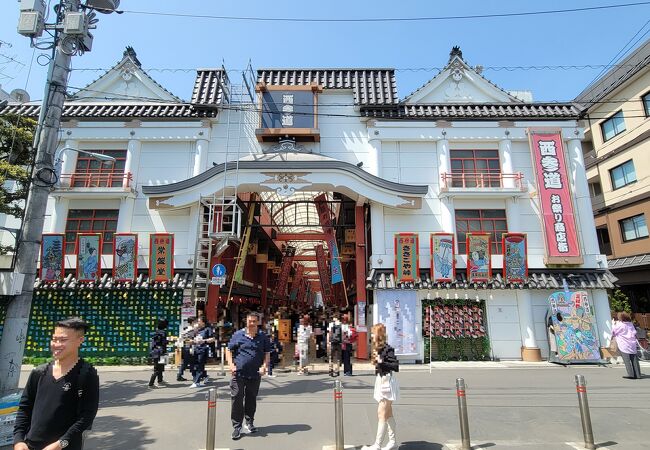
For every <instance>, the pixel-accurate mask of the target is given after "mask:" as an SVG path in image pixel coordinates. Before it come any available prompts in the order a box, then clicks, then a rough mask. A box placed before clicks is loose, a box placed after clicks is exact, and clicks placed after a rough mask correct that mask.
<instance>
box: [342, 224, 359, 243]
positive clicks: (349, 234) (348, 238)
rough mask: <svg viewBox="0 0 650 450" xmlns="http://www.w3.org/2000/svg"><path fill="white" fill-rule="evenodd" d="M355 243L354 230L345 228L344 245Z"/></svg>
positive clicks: (355, 235)
mask: <svg viewBox="0 0 650 450" xmlns="http://www.w3.org/2000/svg"><path fill="white" fill-rule="evenodd" d="M356 241H357V234H356V230H355V229H354V228H346V229H345V243H346V244H350V243H352V244H354V243H355V242H356Z"/></svg>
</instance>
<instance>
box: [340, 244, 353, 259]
mask: <svg viewBox="0 0 650 450" xmlns="http://www.w3.org/2000/svg"><path fill="white" fill-rule="evenodd" d="M341 256H354V244H343V245H342V246H341Z"/></svg>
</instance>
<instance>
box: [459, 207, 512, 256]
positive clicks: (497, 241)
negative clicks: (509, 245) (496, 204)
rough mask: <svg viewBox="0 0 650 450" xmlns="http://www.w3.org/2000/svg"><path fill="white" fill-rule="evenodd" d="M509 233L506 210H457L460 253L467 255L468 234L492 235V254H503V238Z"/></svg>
mask: <svg viewBox="0 0 650 450" xmlns="http://www.w3.org/2000/svg"><path fill="white" fill-rule="evenodd" d="M507 232H508V220H507V219H506V211H505V210H504V209H457V210H456V238H457V240H458V253H459V254H461V255H464V254H465V253H467V248H466V247H467V233H490V246H491V251H492V254H500V253H502V249H501V237H502V235H503V233H507Z"/></svg>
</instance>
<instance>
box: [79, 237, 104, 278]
mask: <svg viewBox="0 0 650 450" xmlns="http://www.w3.org/2000/svg"><path fill="white" fill-rule="evenodd" d="M101 261H102V235H101V234H100V233H79V234H77V281H98V280H99V278H100V277H101V275H102V274H101Z"/></svg>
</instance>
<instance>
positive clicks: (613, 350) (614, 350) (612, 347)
mask: <svg viewBox="0 0 650 450" xmlns="http://www.w3.org/2000/svg"><path fill="white" fill-rule="evenodd" d="M609 354H610V355H611V357H612V358H616V357H617V356H620V353H619V351H618V344H617V343H616V338H615V337H612V340H611V342H610V343H609Z"/></svg>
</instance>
